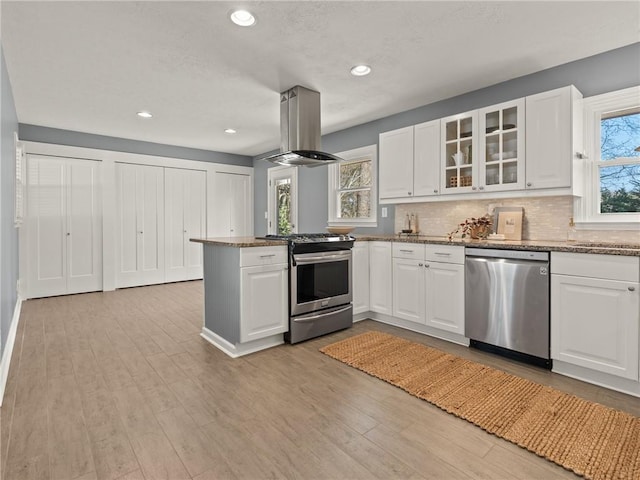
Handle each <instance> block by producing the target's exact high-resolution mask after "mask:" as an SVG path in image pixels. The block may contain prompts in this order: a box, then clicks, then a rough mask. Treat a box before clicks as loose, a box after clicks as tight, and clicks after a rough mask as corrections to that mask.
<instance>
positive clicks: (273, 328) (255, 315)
mask: <svg viewBox="0 0 640 480" xmlns="http://www.w3.org/2000/svg"><path fill="white" fill-rule="evenodd" d="M240 270H241V271H240V299H241V300H240V301H241V309H240V343H245V342H250V341H252V340H258V339H260V338H264V337H269V336H271V335H276V334H278V333H283V332H286V331H287V329H288V326H289V316H288V314H289V304H288V298H289V296H288V285H289V283H288V267H287V264H286V263H284V264H276V265H260V266H255V267H243V268H241V269H240Z"/></svg>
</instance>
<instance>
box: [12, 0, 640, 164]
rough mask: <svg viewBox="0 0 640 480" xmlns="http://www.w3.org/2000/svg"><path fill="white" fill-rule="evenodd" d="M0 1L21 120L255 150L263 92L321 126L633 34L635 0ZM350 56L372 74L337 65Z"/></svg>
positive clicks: (271, 127) (274, 116)
mask: <svg viewBox="0 0 640 480" xmlns="http://www.w3.org/2000/svg"><path fill="white" fill-rule="evenodd" d="M238 6H244V7H248V8H249V9H250V10H251V11H252V12H254V14H255V15H256V17H257V19H258V22H257V24H256V25H255V26H254V27H251V28H241V27H238V26H236V25H234V24H232V23H231V22H230V21H229V19H228V14H229V12H230V11H231V10H232V9H233V8H234V7H238ZM1 8H2V11H1V13H2V15H1V17H2V30H1V34H2V46H3V49H4V53H5V58H6V61H7V68H8V71H9V77H10V80H11V84H12V88H13V94H14V98H15V103H16V109H17V112H18V119H19V121H20V122H21V123H26V124H34V125H41V126H47V127H54V128H62V129H68V130H75V131H80V132H88V133H95V134H101V135H109V136H115V137H123V138H130V139H136V140H143V141H150V142H157V143H164V144H171V145H180V146H186V147H193V148H201V149H207V150H215V151H221V152H230V153H238V154H243V155H257V154H259V153H263V152H266V151H269V150H272V149H275V148H277V147H278V145H279V96H278V93H279V92H281V91H284V90H286V89H288V88H290V87H292V86H294V85H303V86H306V87H308V88H312V89H315V90H318V91H319V92H321V98H322V133H323V134H326V133H331V132H334V131H337V130H342V129H344V128H347V127H350V126H353V125H358V124H361V123H364V122H367V121H371V120H375V119H378V118H382V117H385V116H388V115H391V114H394V113H398V112H402V111H405V110H409V109H411V108H415V107H418V106H421V105H426V104H429V103H432V102H434V101H438V100H442V99H445V98H449V97H452V96H455V95H459V94H462V93H465V92H469V91H472V90H476V89H478V88H482V87H486V86H489V85H493V84H495V83H499V82H502V81H505V80H508V79H511V78H515V77H519V76H522V75H526V74H529V73H532V72H535V71H538V70H542V69H546V68H549V67H553V66H556V65H559V64H562V63H566V62H569V61H572V60H576V59H579V58H584V57H587V56H590V55H594V54H597V53H601V52H604V51H607V50H611V49H614V48H617V47H621V46H624V45H628V44H631V43H634V42H637V41H638V40H639V37H638V34H639V8H640V2H637V1H631V2H616V1H569V2H561V1H553V2H551V1H547V2H523V1H512V2H481V1H472V2H453V1H449V2H445V1H439V2H430V1H410V2H402V1H392V2H379V1H355V2H341V1H323V2H317V1H298V2H280V1H262V2H250V1H243V2H213V1H209V2H160V1H156V2H127V1H119V2H92V1H89V2H86V1H83V2H57V1H55V2H10V1H4V0H3V1H2V2H1ZM358 63H366V64H369V65H371V66H372V68H373V73H372V74H371V75H369V76H367V77H360V78H356V77H352V76H351V75H350V74H349V69H350V67H351V66H353V65H355V64H358ZM140 110H149V111H151V112H152V113H153V115H154V116H153V118H152V119H150V120H143V119H140V118H138V117H137V116H136V115H135V113H136V112H137V111H140ZM227 127H232V128H235V129H236V130H237V131H238V133H237V134H236V135H233V136H230V135H228V134H225V133H224V132H223V130H224V129H225V128H227Z"/></svg>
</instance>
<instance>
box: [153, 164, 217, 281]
mask: <svg viewBox="0 0 640 480" xmlns="http://www.w3.org/2000/svg"><path fill="white" fill-rule="evenodd" d="M164 186H165V189H164V193H165V203H164V210H165V252H166V255H165V269H166V270H165V272H166V274H165V280H166V281H167V282H176V281H180V280H194V279H197V278H202V244H200V243H194V242H191V241H189V239H190V238H204V237H206V236H207V231H206V222H207V220H206V219H207V215H206V202H205V200H206V173H205V172H203V171H199V170H184V169H180V168H165V170H164Z"/></svg>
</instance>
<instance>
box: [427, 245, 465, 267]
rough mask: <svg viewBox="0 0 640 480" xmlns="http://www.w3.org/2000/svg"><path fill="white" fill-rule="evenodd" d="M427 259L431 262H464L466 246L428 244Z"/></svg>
mask: <svg viewBox="0 0 640 480" xmlns="http://www.w3.org/2000/svg"><path fill="white" fill-rule="evenodd" d="M426 247H427V250H426V256H425V259H426V260H427V261H429V262H442V263H457V264H460V265H463V264H464V247H456V246H452V245H427V246H426Z"/></svg>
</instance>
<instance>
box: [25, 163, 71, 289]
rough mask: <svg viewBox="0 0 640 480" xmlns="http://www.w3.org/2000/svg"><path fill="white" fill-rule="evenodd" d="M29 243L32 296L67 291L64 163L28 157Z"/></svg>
mask: <svg viewBox="0 0 640 480" xmlns="http://www.w3.org/2000/svg"><path fill="white" fill-rule="evenodd" d="M27 175H28V178H27V182H28V183H27V185H28V187H27V228H28V235H27V238H28V240H27V242H28V255H27V259H28V267H27V271H28V279H27V282H28V289H29V297H46V296H51V295H62V294H64V293H66V292H67V272H66V265H67V252H66V233H67V226H66V214H65V187H64V182H65V163H64V161H63V160H58V159H55V158H49V157H36V156H29V157H28V169H27Z"/></svg>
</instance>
